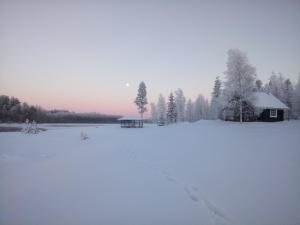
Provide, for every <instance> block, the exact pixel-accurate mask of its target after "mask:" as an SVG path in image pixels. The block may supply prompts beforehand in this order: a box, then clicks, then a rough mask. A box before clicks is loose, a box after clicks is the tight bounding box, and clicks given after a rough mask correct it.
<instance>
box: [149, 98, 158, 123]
mask: <svg viewBox="0 0 300 225" xmlns="http://www.w3.org/2000/svg"><path fill="white" fill-rule="evenodd" d="M150 108H151V120H152V122H153V123H156V122H157V109H156V104H155V103H154V102H151V104H150Z"/></svg>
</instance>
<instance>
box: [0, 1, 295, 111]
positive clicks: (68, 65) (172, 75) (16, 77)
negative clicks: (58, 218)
mask: <svg viewBox="0 0 300 225" xmlns="http://www.w3.org/2000/svg"><path fill="white" fill-rule="evenodd" d="M225 2H226V3H225ZM299 12H300V1H299V0H298V1H297V0H294V1H292V0H282V1H276V0H273V1H256V0H253V1H183V0H182V1H171V0H165V1H157V0H154V1H142V0H141V1H134V0H131V1H126V0H124V1H121V0H120V1H108V0H107V1H96V0H93V1H92V0H86V1H83V0H82V1H76V0H75V1H71V0H69V1H66V0H65V1H63V0H62V1H59V0H53V1H50V0H47V1H37V0H36V1H25V0H19V1H16V0H0V94H6V95H9V96H15V97H18V98H19V99H20V100H21V101H26V102H28V103H30V104H34V105H40V106H42V107H44V108H46V109H54V108H58V109H68V110H71V111H77V112H99V113H107V114H134V113H136V107H135V105H134V103H133V100H134V98H135V96H136V92H137V88H138V84H139V82H140V81H144V82H145V83H146V85H147V88H148V99H149V102H152V101H156V100H157V98H158V95H159V93H162V94H164V95H165V96H167V95H168V94H169V93H170V92H171V91H174V90H176V89H177V88H178V87H180V88H182V89H183V91H184V93H185V95H186V97H190V98H192V99H195V98H196V96H197V95H198V94H199V93H202V94H204V95H205V96H207V97H210V93H211V91H212V86H213V82H214V79H215V77H216V76H218V75H219V76H221V77H222V76H223V72H224V71H225V70H226V58H227V56H226V52H227V50H228V49H230V48H239V49H241V50H243V51H245V52H247V54H248V57H249V60H250V62H251V63H252V64H253V65H254V66H255V67H256V69H257V75H258V77H259V78H261V79H262V80H263V81H264V82H265V81H267V79H268V78H269V76H270V74H271V72H272V71H276V72H279V71H280V72H282V73H283V74H284V75H285V76H287V77H289V78H291V79H292V80H293V81H295V80H296V78H297V76H298V74H299V72H300V13H299ZM126 83H129V84H130V86H129V87H126V85H125V84H126Z"/></svg>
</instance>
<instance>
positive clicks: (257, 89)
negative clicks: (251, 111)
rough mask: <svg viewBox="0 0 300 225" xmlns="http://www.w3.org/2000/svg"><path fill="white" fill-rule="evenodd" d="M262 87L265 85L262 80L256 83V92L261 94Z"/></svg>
mask: <svg viewBox="0 0 300 225" xmlns="http://www.w3.org/2000/svg"><path fill="white" fill-rule="evenodd" d="M262 85H263V83H262V81H261V80H256V81H255V90H256V91H259V92H260V91H262Z"/></svg>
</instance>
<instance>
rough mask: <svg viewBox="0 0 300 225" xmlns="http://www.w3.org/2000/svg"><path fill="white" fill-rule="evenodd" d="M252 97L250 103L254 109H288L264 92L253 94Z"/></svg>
mask: <svg viewBox="0 0 300 225" xmlns="http://www.w3.org/2000/svg"><path fill="white" fill-rule="evenodd" d="M252 96H253V98H252V99H251V100H250V101H251V103H252V104H253V106H255V107H256V108H263V109H266V108H268V109H289V107H287V106H286V105H285V104H284V103H283V102H281V101H280V100H279V99H278V98H276V97H275V96H274V95H272V94H267V93H265V92H255V93H253V95H252Z"/></svg>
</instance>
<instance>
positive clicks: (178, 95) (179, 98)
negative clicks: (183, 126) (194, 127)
mask: <svg viewBox="0 0 300 225" xmlns="http://www.w3.org/2000/svg"><path fill="white" fill-rule="evenodd" d="M175 104H176V110H177V120H178V121H179V122H183V121H184V111H185V97H184V94H183V91H182V90H181V89H180V88H178V89H177V90H176V91H175Z"/></svg>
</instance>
